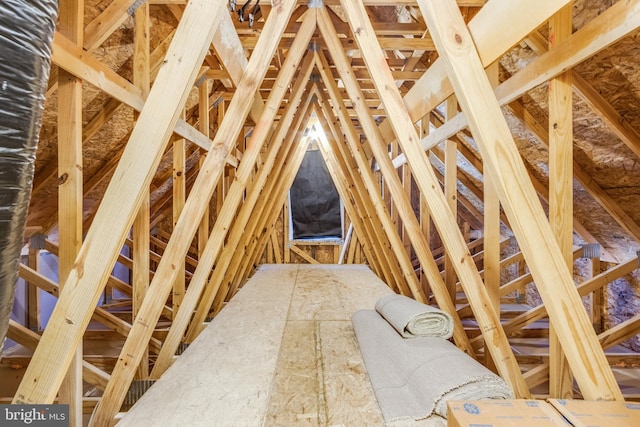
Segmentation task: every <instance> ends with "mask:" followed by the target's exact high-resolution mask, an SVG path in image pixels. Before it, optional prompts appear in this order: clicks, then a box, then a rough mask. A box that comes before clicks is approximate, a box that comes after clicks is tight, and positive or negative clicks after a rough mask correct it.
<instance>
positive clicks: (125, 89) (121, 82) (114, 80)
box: [51, 32, 211, 150]
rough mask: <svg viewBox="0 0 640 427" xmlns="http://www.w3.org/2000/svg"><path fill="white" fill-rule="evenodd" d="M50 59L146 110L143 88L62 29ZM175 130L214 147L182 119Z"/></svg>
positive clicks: (126, 101) (190, 138) (55, 40)
mask: <svg viewBox="0 0 640 427" xmlns="http://www.w3.org/2000/svg"><path fill="white" fill-rule="evenodd" d="M174 38H175V37H174ZM51 60H52V62H53V63H55V64H56V65H58V66H59V67H60V68H62V69H64V70H67V71H68V72H69V73H71V74H73V75H74V76H76V77H78V78H80V79H83V80H85V81H86V82H88V83H91V84H92V85H94V86H96V87H97V88H98V89H101V90H102V91H104V92H105V93H107V94H108V95H110V96H112V97H114V98H116V99H117V100H119V101H121V102H123V103H125V104H126V105H128V106H130V107H132V108H133V109H134V110H136V111H141V110H142V109H143V107H144V105H145V101H144V98H143V96H142V92H141V90H140V89H138V88H136V87H135V86H134V85H133V84H131V83H130V82H128V81H127V80H126V79H125V78H123V77H121V76H119V75H118V74H117V73H116V72H115V71H113V70H111V69H110V68H109V67H107V66H106V65H104V64H102V63H101V62H100V61H98V60H97V59H95V58H93V57H92V56H91V55H89V54H87V52H85V51H84V50H82V49H80V48H79V47H77V46H75V45H73V43H71V42H70V41H69V40H68V39H67V38H66V37H64V36H63V35H62V34H60V33H59V32H57V33H56V35H55V37H54V39H53V45H52V56H51ZM160 64H162V61H160ZM165 68H166V66H165ZM196 68H197V67H196ZM172 131H175V133H177V134H178V135H180V136H182V137H184V138H186V139H188V140H189V141H191V142H193V143H195V144H197V145H199V146H200V147H202V148H204V149H205V150H208V149H209V148H210V146H211V141H210V140H209V139H208V138H205V137H204V135H202V134H201V133H200V132H199V131H198V130H197V129H195V128H194V127H193V126H191V125H189V124H188V123H186V122H185V121H184V120H182V119H178V120H177V122H176V125H175V126H174V128H173V129H172Z"/></svg>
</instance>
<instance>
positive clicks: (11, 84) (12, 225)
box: [0, 0, 58, 342]
mask: <svg viewBox="0 0 640 427" xmlns="http://www.w3.org/2000/svg"><path fill="white" fill-rule="evenodd" d="M57 14H58V2H57V1H55V0H31V1H29V0H2V2H0V58H2V60H1V61H0V342H2V341H3V340H4V337H5V335H6V332H7V327H8V323H9V317H10V315H11V308H12V305H13V300H14V296H15V289H16V280H17V278H18V263H19V262H20V251H21V249H22V246H23V241H22V240H23V234H24V227H25V222H26V217H27V210H28V208H29V200H30V198H31V185H32V182H33V172H34V162H35V155H36V149H37V146H38V137H39V132H40V124H41V119H42V111H43V109H44V98H45V91H46V88H47V81H48V79H49V70H50V64H51V43H52V40H53V33H54V30H55V21H56V17H57Z"/></svg>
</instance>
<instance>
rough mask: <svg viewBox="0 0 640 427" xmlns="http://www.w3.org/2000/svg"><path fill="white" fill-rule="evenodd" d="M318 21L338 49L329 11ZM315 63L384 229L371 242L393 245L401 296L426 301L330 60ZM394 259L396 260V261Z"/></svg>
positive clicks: (340, 55) (343, 64)
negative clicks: (332, 74)
mask: <svg viewBox="0 0 640 427" xmlns="http://www.w3.org/2000/svg"><path fill="white" fill-rule="evenodd" d="M319 18H320V19H318V26H319V29H320V32H321V34H322V37H323V39H324V40H325V43H327V44H329V45H331V46H335V45H334V44H333V43H335V41H336V39H337V34H336V32H335V30H334V29H333V24H332V23H331V19H330V17H329V15H328V13H327V12H326V9H324V8H321V9H320V10H319ZM334 52H335V53H334V54H333V59H334V61H336V62H337V63H339V64H340V68H341V69H342V71H341V73H342V72H344V74H343V75H344V76H345V77H346V76H347V75H348V73H349V71H348V69H350V67H349V66H348V64H347V62H348V60H347V59H346V57H345V54H344V51H342V50H335V51H334ZM316 63H317V66H318V69H319V71H320V74H321V76H322V79H323V83H324V85H325V87H326V88H327V90H328V92H329V96H330V99H331V104H332V106H333V107H334V108H335V109H336V113H337V114H338V119H339V120H340V123H341V124H342V129H343V132H345V133H346V140H347V143H348V144H349V147H350V149H351V152H352V155H353V156H354V158H355V162H356V165H357V168H358V170H359V171H360V176H361V177H362V178H361V179H362V180H363V182H364V185H365V188H366V189H367V192H368V193H369V198H370V199H371V201H372V204H373V207H374V209H375V213H376V215H375V217H376V220H377V221H380V225H379V226H376V228H377V229H378V233H380V231H379V230H380V228H381V229H382V230H383V231H384V235H385V236H386V238H385V239H384V240H383V239H382V238H380V237H377V238H376V239H375V240H374V241H373V242H372V243H373V244H374V245H376V242H381V243H380V244H382V242H384V243H385V244H386V243H387V242H388V244H389V245H390V247H389V248H387V249H386V250H385V251H384V252H387V251H388V255H386V256H388V257H392V258H391V259H390V261H389V264H390V265H391V266H394V267H395V268H396V269H397V267H398V266H399V267H400V274H401V275H400V277H398V274H397V273H395V274H394V276H395V277H396V279H395V286H396V287H397V289H398V290H399V291H400V293H401V294H403V295H412V296H413V297H414V298H415V299H416V300H418V301H421V302H425V301H426V297H425V295H424V292H423V291H422V288H421V287H420V283H419V282H418V278H417V276H416V275H415V272H414V270H413V265H412V264H411V260H410V259H409V256H408V255H407V253H406V252H405V251H404V246H403V245H402V240H401V239H400V236H399V234H398V231H397V230H398V227H397V226H396V225H395V224H394V223H393V221H392V219H391V217H390V214H389V211H388V210H387V208H386V206H385V205H386V204H385V202H384V199H383V198H382V195H381V194H380V189H379V185H378V184H377V183H376V180H375V178H374V176H373V173H372V172H371V170H370V168H369V164H368V161H367V160H366V158H365V154H364V152H363V148H362V144H360V142H359V140H360V138H359V137H358V135H357V132H356V130H355V128H354V126H353V123H352V122H351V119H350V118H349V117H347V115H346V108H345V106H344V102H343V101H342V98H341V97H340V96H339V94H338V87H337V83H336V81H335V80H333V77H332V76H331V75H329V73H328V69H329V66H328V62H327V59H326V58H325V57H324V55H323V54H321V53H320V52H316ZM345 83H346V85H347V87H348V88H349V90H350V91H354V92H353V93H354V94H355V92H357V90H358V87H357V84H356V83H355V82H354V81H353V80H348V81H346V82H345ZM327 104H328V103H327ZM367 114H368V113H367ZM367 117H370V116H367ZM363 118H364V117H363ZM371 120H373V119H371ZM354 178H357V177H354ZM396 178H397V176H396ZM401 186H402V185H401V184H400V187H401ZM365 194H366V193H365ZM380 234H382V233H380ZM385 246H386V245H385ZM393 258H395V260H394V259H393ZM387 284H389V285H390V286H391V287H392V288H393V287H394V283H389V282H387Z"/></svg>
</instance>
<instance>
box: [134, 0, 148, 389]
mask: <svg viewBox="0 0 640 427" xmlns="http://www.w3.org/2000/svg"><path fill="white" fill-rule="evenodd" d="M134 25H135V27H134V51H133V83H134V84H135V85H136V87H139V88H140V89H141V90H142V95H143V97H145V98H146V97H147V96H148V95H149V90H150V89H151V70H150V62H149V59H150V45H149V43H150V37H151V32H150V31H151V28H150V27H151V19H150V16H149V5H148V4H143V5H141V6H140V7H139V8H138V10H136V12H135V15H134ZM134 117H135V115H134ZM150 208H151V201H150V198H149V192H148V191H147V193H146V195H145V196H144V197H143V199H142V204H141V205H140V209H139V210H138V214H137V215H136V219H135V221H134V222H133V231H132V237H133V244H132V248H131V251H132V258H133V266H132V268H131V277H132V279H131V280H132V287H133V295H132V301H131V316H132V319H133V320H134V321H135V318H136V316H137V315H138V311H139V310H140V306H141V305H142V301H143V300H144V297H145V295H146V294H147V290H148V289H149V272H150V269H151V262H150V254H149V252H150V242H149V240H150V239H149V235H150V233H151V230H150V225H149V222H150V219H151V214H150ZM137 377H138V378H139V379H146V378H148V377H149V352H148V351H145V352H144V355H143V357H142V361H141V362H140V366H139V368H138V372H137Z"/></svg>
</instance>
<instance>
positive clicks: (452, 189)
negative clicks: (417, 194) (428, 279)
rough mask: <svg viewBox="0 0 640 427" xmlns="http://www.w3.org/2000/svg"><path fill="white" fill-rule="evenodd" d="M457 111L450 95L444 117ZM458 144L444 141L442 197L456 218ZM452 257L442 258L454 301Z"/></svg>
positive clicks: (449, 117)
mask: <svg viewBox="0 0 640 427" xmlns="http://www.w3.org/2000/svg"><path fill="white" fill-rule="evenodd" d="M457 112H458V102H457V101H456V97H455V95H452V96H450V97H449V98H447V100H446V101H445V119H446V120H450V119H452V118H453V117H455V115H456V113H457ZM457 159H458V144H457V143H456V141H455V140H453V139H447V140H446V141H445V142H444V197H445V198H446V200H447V204H448V205H449V209H451V214H452V218H456V219H457V218H458V209H457V207H458V203H457V195H458V165H457V162H458V160H457ZM453 262H454V261H453V259H452V257H451V255H449V254H447V253H445V258H444V265H445V267H444V270H445V275H444V281H445V285H446V286H447V290H448V291H449V295H450V296H451V300H452V301H453V302H454V303H455V301H456V282H457V280H456V279H457V277H456V273H455V268H454V267H453Z"/></svg>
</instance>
